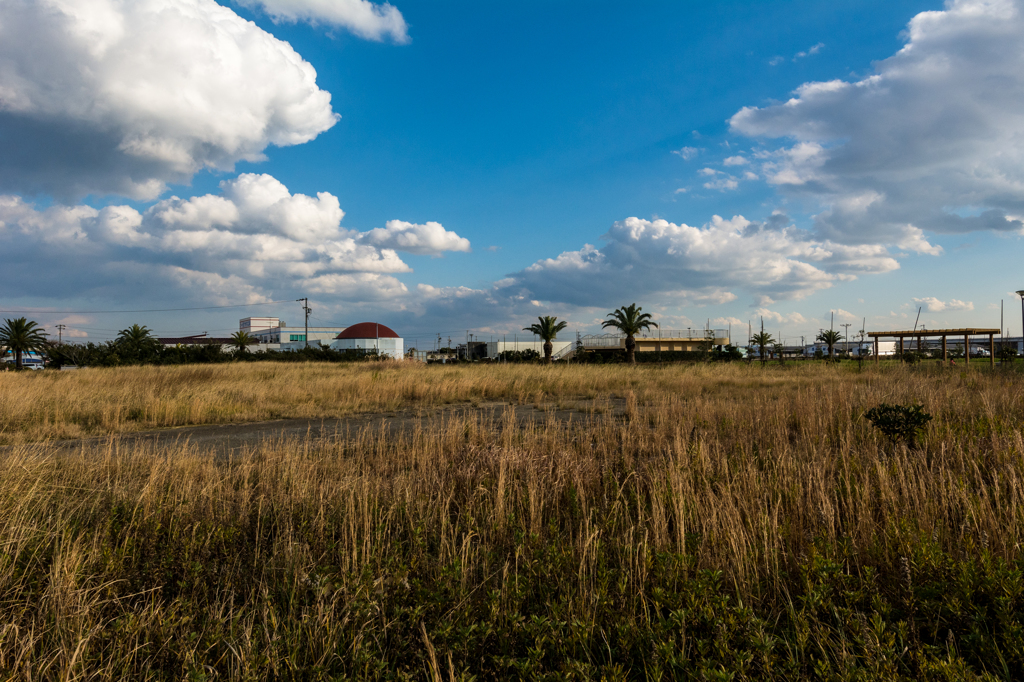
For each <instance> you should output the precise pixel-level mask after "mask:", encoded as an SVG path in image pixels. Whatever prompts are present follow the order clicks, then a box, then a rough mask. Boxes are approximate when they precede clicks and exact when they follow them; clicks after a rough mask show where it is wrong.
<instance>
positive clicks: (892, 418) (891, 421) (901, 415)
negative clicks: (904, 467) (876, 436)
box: [864, 403, 932, 448]
mask: <svg viewBox="0 0 1024 682" xmlns="http://www.w3.org/2000/svg"><path fill="white" fill-rule="evenodd" d="M864 417H865V418H866V419H867V420H868V421H870V422H871V424H872V426H874V427H875V428H876V429H878V430H879V431H881V432H882V433H883V434H885V435H886V436H887V437H888V438H889V440H891V441H892V442H893V443H901V442H902V443H906V444H907V446H908V447H911V448H914V447H917V436H918V434H919V433H920V432H921V431H922V430H923V429H924V428H925V427H926V426H928V422H929V421H931V419H932V416H931V415H930V414H928V413H927V412H925V411H924V405H910V406H907V405H890V404H888V403H882V404H881V405H878V406H876V407H872V408H871V409H870V410H868V411H867V412H865V413H864Z"/></svg>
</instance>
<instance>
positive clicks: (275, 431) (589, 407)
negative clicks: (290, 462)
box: [0, 398, 625, 456]
mask: <svg viewBox="0 0 1024 682" xmlns="http://www.w3.org/2000/svg"><path fill="white" fill-rule="evenodd" d="M594 407H595V405H594V403H593V402H592V401H586V402H582V401H581V402H580V403H577V404H574V405H573V406H572V407H569V408H564V407H563V408H562V409H556V408H555V406H551V407H550V408H547V409H543V408H542V409H538V408H537V407H535V406H533V405H510V404H508V403H503V402H496V403H484V404H480V405H469V404H465V405H455V406H450V407H443V408H436V409H431V410H400V411H396V412H387V413H372V414H355V415H349V416H345V417H338V418H333V419H274V420H271V421H261V422H246V423H232V424H207V425H202V426H181V427H174V428H167V429H154V430H149V431H134V432H126V433H120V434H111V435H105V436H97V437H93V438H83V439H76V440H64V441H50V442H46V443H33V444H30V445H28V446H6V447H0V452H4V451H8V452H9V451H11V450H13V449H16V448H23V447H29V448H31V449H32V450H37V449H38V450H47V451H50V452H53V451H64V452H67V451H68V450H80V449H82V448H85V449H93V448H98V447H102V446H105V445H107V444H108V443H110V441H111V439H116V440H117V442H118V443H119V444H120V445H121V446H124V445H131V444H135V443H139V444H146V445H150V446H155V449H157V450H160V449H164V448H167V447H174V446H178V445H181V444H183V443H185V442H188V443H191V444H193V445H196V446H198V447H200V448H202V449H209V450H213V451H214V452H215V453H216V454H217V455H218V456H224V455H227V454H229V453H231V452H236V451H239V450H241V449H243V448H246V447H252V446H254V445H256V444H258V443H261V442H263V441H266V440H278V439H283V438H289V439H290V438H305V437H307V436H308V437H310V438H313V439H329V440H335V439H349V438H353V437H355V436H356V435H357V434H359V433H360V432H361V431H363V430H365V429H370V430H372V431H379V430H381V429H383V430H384V431H385V432H386V433H387V435H388V436H389V437H393V436H396V435H398V434H411V433H413V432H414V431H415V430H416V429H417V428H421V429H424V430H427V429H430V428H436V427H438V426H440V425H443V424H444V422H446V421H448V420H451V419H456V418H466V417H473V418H477V419H480V420H483V421H489V422H492V423H494V424H500V423H501V422H502V420H504V419H505V418H506V416H505V414H506V411H507V410H512V411H513V413H514V415H515V420H516V422H517V423H519V424H520V425H523V426H525V425H526V424H531V423H532V424H537V425H545V424H548V423H550V422H555V423H559V424H573V423H579V424H586V423H593V422H595V421H603V420H604V419H606V418H608V417H609V416H611V417H612V418H617V417H620V416H621V415H622V414H623V412H624V411H625V401H624V400H620V399H614V398H613V399H610V400H604V401H602V402H601V404H600V408H601V410H600V411H599V412H595V411H594Z"/></svg>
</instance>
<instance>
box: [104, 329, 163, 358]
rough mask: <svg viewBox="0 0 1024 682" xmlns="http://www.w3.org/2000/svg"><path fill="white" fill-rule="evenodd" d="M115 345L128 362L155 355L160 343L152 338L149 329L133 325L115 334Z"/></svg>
mask: <svg viewBox="0 0 1024 682" xmlns="http://www.w3.org/2000/svg"><path fill="white" fill-rule="evenodd" d="M115 343H116V344H117V345H118V346H119V347H120V349H121V350H122V351H123V352H124V354H125V358H126V359H128V360H144V359H146V358H145V356H147V355H152V354H154V353H156V351H157V349H158V348H159V347H160V342H159V341H157V340H156V339H155V338H153V333H152V332H151V331H150V330H149V327H142V326H139V325H137V324H133V325H132V326H130V327H128V328H127V329H122V330H121V331H120V332H118V334H117V341H115Z"/></svg>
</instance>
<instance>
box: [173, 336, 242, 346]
mask: <svg viewBox="0 0 1024 682" xmlns="http://www.w3.org/2000/svg"><path fill="white" fill-rule="evenodd" d="M157 341H159V342H160V343H162V344H163V345H165V346H201V345H206V344H217V345H221V346H227V345H230V344H232V343H234V340H233V339H231V338H230V337H224V338H221V337H217V336H162V337H160V338H158V339H157ZM253 343H256V341H253Z"/></svg>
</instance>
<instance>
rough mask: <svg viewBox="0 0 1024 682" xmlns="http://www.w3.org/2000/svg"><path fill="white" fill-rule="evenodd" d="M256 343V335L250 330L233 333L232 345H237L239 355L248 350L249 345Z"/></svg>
mask: <svg viewBox="0 0 1024 682" xmlns="http://www.w3.org/2000/svg"><path fill="white" fill-rule="evenodd" d="M254 343H256V337H255V336H253V335H252V334H250V333H249V332H243V331H237V332H235V333H234V334H232V335H231V345H232V346H234V347H235V349H236V350H237V352H238V354H239V355H242V354H243V353H245V352H246V351H247V350H248V346H251V345H252V344H254Z"/></svg>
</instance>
